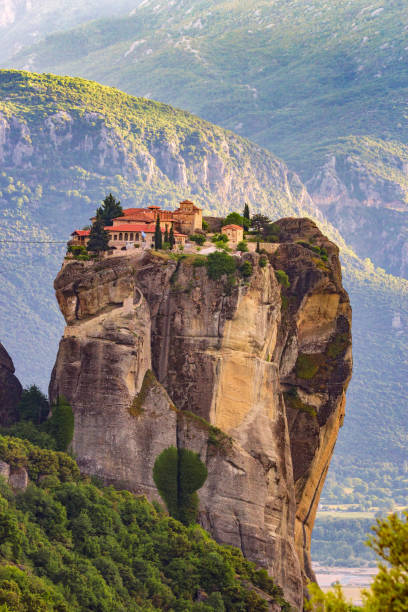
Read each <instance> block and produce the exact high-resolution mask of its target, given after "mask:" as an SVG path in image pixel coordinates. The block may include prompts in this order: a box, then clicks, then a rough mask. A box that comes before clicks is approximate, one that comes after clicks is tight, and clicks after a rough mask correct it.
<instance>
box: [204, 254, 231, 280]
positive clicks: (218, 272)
mask: <svg viewBox="0 0 408 612" xmlns="http://www.w3.org/2000/svg"><path fill="white" fill-rule="evenodd" d="M206 265H207V274H208V276H209V278H211V279H213V280H217V279H219V278H221V276H223V275H224V274H228V275H229V274H233V273H234V272H235V270H236V267H237V264H236V261H235V258H234V257H231V255H228V253H225V252H219V251H217V252H215V253H210V254H209V255H208V257H207V261H206Z"/></svg>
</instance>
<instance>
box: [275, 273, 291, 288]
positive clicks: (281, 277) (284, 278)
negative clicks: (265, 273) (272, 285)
mask: <svg viewBox="0 0 408 612" xmlns="http://www.w3.org/2000/svg"><path fill="white" fill-rule="evenodd" d="M275 276H276V278H277V280H278V283H280V284H281V285H282V287H284V288H285V289H288V288H289V287H290V282H289V277H288V275H287V274H286V272H285V271H284V270H276V271H275Z"/></svg>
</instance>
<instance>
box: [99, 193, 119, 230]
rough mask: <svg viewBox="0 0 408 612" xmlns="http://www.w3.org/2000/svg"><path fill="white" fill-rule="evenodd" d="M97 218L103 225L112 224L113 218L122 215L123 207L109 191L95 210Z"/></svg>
mask: <svg viewBox="0 0 408 612" xmlns="http://www.w3.org/2000/svg"><path fill="white" fill-rule="evenodd" d="M96 217H97V219H102V221H103V223H104V225H113V219H115V218H116V217H123V209H122V206H121V205H120V202H119V201H116V199H115V198H114V197H113V195H112V194H111V193H110V194H109V195H108V196H107V197H106V198H105V199H104V201H103V204H102V206H100V207H99V208H98V209H97V211H96Z"/></svg>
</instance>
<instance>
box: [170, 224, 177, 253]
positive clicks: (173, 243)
mask: <svg viewBox="0 0 408 612" xmlns="http://www.w3.org/2000/svg"><path fill="white" fill-rule="evenodd" d="M169 243H170V248H171V249H172V248H173V247H174V245H175V244H176V239H175V237H174V228H173V224H172V225H171V227H170V234H169Z"/></svg>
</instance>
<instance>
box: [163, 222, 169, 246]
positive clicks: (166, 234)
mask: <svg viewBox="0 0 408 612" xmlns="http://www.w3.org/2000/svg"><path fill="white" fill-rule="evenodd" d="M168 227H169V226H168V225H166V230H165V232H164V242H167V243H169V229H168Z"/></svg>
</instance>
